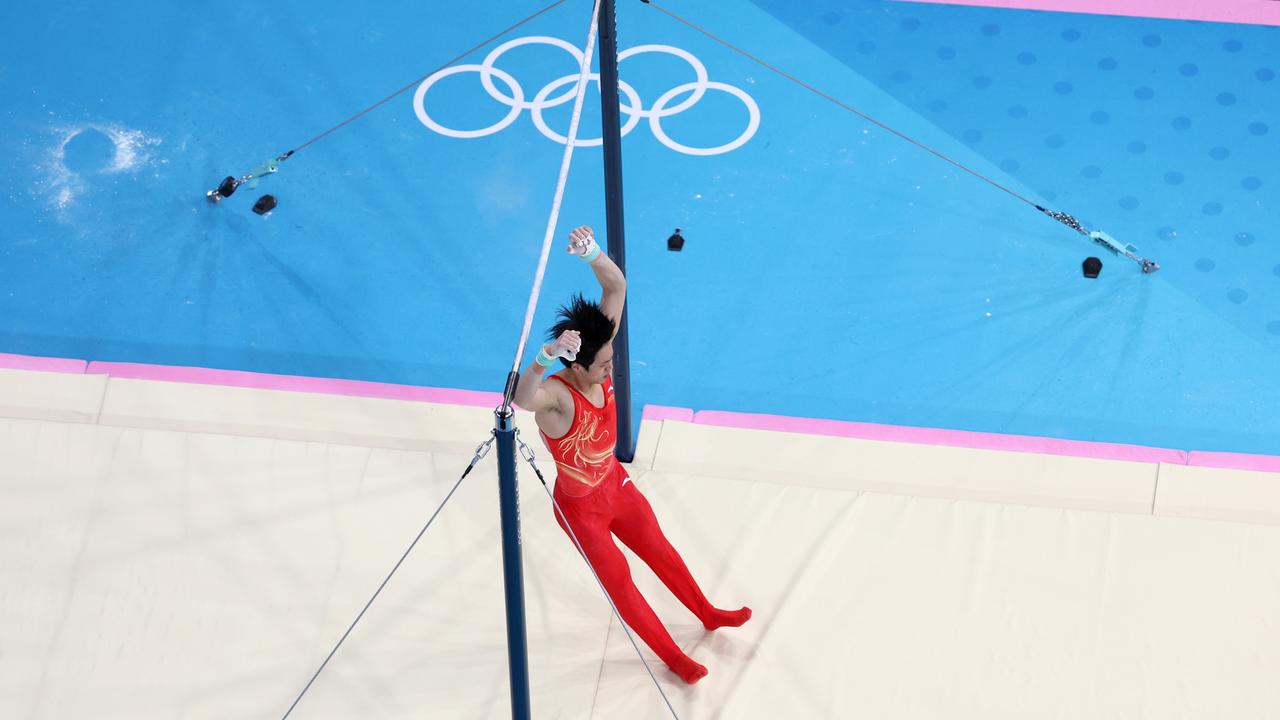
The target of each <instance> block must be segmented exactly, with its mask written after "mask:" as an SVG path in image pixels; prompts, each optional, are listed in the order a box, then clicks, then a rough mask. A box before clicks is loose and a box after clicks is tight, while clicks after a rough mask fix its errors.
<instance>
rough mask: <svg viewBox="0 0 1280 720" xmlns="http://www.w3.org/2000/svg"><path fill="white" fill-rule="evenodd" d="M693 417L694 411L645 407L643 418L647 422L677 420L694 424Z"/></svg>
mask: <svg viewBox="0 0 1280 720" xmlns="http://www.w3.org/2000/svg"><path fill="white" fill-rule="evenodd" d="M693 415H694V413H693V410H691V409H689V408H681V407H667V406H666V405H645V406H644V414H643V415H641V417H642V418H643V419H645V420H675V421H678V422H687V423H691V422H693Z"/></svg>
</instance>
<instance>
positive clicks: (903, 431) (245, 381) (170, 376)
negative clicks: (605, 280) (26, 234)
mask: <svg viewBox="0 0 1280 720" xmlns="http://www.w3.org/2000/svg"><path fill="white" fill-rule="evenodd" d="M0 368H3V369H10V370H40V371H45V372H61V373H70V374H77V375H78V374H93V375H109V376H111V377H117V378H125V379H135V380H160V381H164V382H182V383H196V384H204V385H221V386H230V387H246V388H257V389H263V390H285V391H290V392H308V393H320V394H327V395H345V396H351V397H372V398H384V399H390V400H410V401H417V402H430V403H440V404H448V405H464V406H470V407H496V406H497V405H498V404H499V403H501V401H502V396H501V395H500V394H499V393H491V392H480V391H475V390H455V389H450V388H429V387H419V386H416V385H393V384H390V383H377V382H368V381H364V380H339V379H334V378H313V377H304V376H299V375H271V374H267V373H255V372H246V371H243V370H216V369H210V368H194V367H179V366H171V365H150V364H146V363H116V362H86V361H84V360H75V359H68V358H46V357H34V356H29V355H13V354H8V353H0ZM643 418H644V419H646V420H675V421H679V422H691V423H694V424H699V425H710V426H720V427H734V428H743V429H754V430H774V431H779V432H794V433H806V434H811V435H825V436H832V437H850V438H860V439H865V440H885V441H891V442H907V443H917V444H925V445H947V446H953V447H968V448H974V449H983V450H1007V451H1016V452H1029V453H1041V454H1048V455H1068V456H1075V457H1089V458H1097V459H1106V460H1128V461H1133V462H1165V463H1172V464H1176V465H1192V466H1198V467H1211V468H1221V469H1228V470H1253V471H1259V472H1280V456H1274V455H1251V454H1246V453H1223V452H1206V451H1199V450H1196V451H1191V452H1185V451H1182V450H1170V449H1167V448H1151V447H1144V446H1140V445H1123V444H1117V443H1101V442H1088V441H1083V440H1061V439H1058V438H1044V437H1035V436H1027V435H1001V434H997V433H981V432H972V431H968V430H945V429H938V428H917V427H908V426H903V425H880V424H876V423H858V422H847V421H841V420H822V419H817V418H794V417H786V416H781V415H757V414H748V413H733V412H723V411H719V410H704V411H701V412H694V411H693V410H691V409H689V408H678V407H668V406H664V405H646V406H645V407H644V412H643Z"/></svg>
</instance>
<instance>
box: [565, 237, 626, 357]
mask: <svg viewBox="0 0 1280 720" xmlns="http://www.w3.org/2000/svg"><path fill="white" fill-rule="evenodd" d="M569 252H571V253H574V254H575V255H584V258H583V259H586V258H587V257H590V256H591V255H595V257H593V258H591V259H590V261H589V262H590V263H591V271H592V272H594V273H595V274H596V280H597V281H599V283H600V288H601V290H603V291H604V294H603V295H602V296H601V297H600V309H601V310H602V311H604V314H605V315H607V316H609V319H610V320H612V321H613V334H614V336H615V337H616V336H617V335H618V327H619V325H620V324H621V323H622V308H623V306H624V305H625V304H626V302H627V278H626V276H624V275H623V274H622V269H621V268H619V267H618V265H617V263H615V262H614V261H613V259H612V258H610V257H609V256H608V255H606V254H604V253H603V252H601V251H600V249H599V247H598V246H597V245H596V243H595V234H594V233H593V232H592V231H591V228H590V227H589V226H587V225H583V226H582V227H578V228H575V229H574V230H573V232H571V233H569ZM610 339H612V338H610Z"/></svg>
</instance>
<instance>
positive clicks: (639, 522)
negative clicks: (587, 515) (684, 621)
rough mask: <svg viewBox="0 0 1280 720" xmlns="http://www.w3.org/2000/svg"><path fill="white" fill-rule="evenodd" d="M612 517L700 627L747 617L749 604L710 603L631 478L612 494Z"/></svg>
mask: <svg viewBox="0 0 1280 720" xmlns="http://www.w3.org/2000/svg"><path fill="white" fill-rule="evenodd" d="M613 505H614V507H613V510H614V517H613V522H612V523H611V524H610V529H611V530H612V531H613V532H614V534H615V535H617V536H618V539H619V540H621V541H622V542H623V543H625V544H626V546H627V547H629V548H631V550H632V551H633V552H635V554H636V555H637V556H639V558H640V559H641V560H643V561H645V563H647V564H648V565H649V567H651V568H653V572H654V574H656V575H657V576H658V579H660V580H662V582H663V584H664V585H666V586H667V588H668V589H669V590H671V593H672V594H673V595H675V596H676V597H677V598H678V599H679V600H680V602H682V603H684V606H685V607H687V608H689V610H690V611H691V612H692V613H693V614H694V615H697V616H698V619H699V620H701V621H702V625H703V627H705V628H706V629H708V630H715V629H716V628H721V627H738V626H740V625H742V624H743V623H745V622H746V621H747V620H750V619H751V608H746V607H744V608H739V609H737V610H720V609H718V608H716V607H714V606H713V605H712V604H711V602H710V601H708V600H707V596H706V595H704V594H703V593H702V588H700V587H698V583H697V581H695V580H694V579H693V575H692V574H691V573H690V572H689V568H688V566H686V565H685V564H684V560H683V559H682V558H681V557H680V554H679V553H677V552H676V549H675V548H674V547H672V546H671V542H670V541H668V540H667V536H666V535H664V534H663V532H662V528H661V527H659V526H658V518H657V517H656V516H655V515H654V514H653V508H652V507H651V506H650V505H649V501H648V500H646V499H645V497H644V495H642V494H641V493H640V491H639V490H638V489H637V488H636V484H635V483H634V482H628V483H626V484H625V485H623V486H622V489H621V490H620V491H619V492H618V494H617V495H616V496H615V499H614V503H613Z"/></svg>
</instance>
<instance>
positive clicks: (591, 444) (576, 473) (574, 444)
mask: <svg viewBox="0 0 1280 720" xmlns="http://www.w3.org/2000/svg"><path fill="white" fill-rule="evenodd" d="M581 420H582V421H581V422H580V423H578V424H577V427H575V428H574V433H573V434H572V435H569V436H567V437H565V438H563V439H562V440H561V441H560V442H561V448H562V450H563V453H564V460H565V462H564V463H562V464H561V465H560V471H561V472H562V473H564V474H565V475H568V476H569V477H570V478H571V479H573V480H577V481H578V482H582V483H586V484H588V485H595V484H596V483H598V482H600V480H601V479H602V478H603V477H604V471H605V470H607V469H608V463H609V461H610V459H612V458H613V443H612V442H609V440H610V437H609V430H608V428H606V427H604V418H603V417H602V415H600V414H597V413H583V415H582V418H581Z"/></svg>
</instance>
